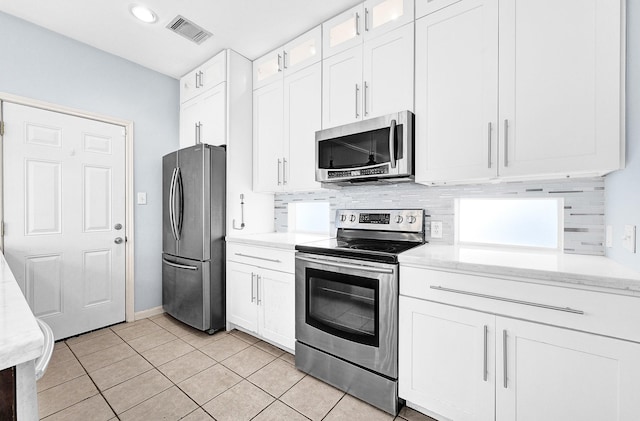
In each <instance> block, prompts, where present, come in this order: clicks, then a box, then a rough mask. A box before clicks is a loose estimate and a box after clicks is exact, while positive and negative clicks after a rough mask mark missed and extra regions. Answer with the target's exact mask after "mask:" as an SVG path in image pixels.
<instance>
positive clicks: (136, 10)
mask: <svg viewBox="0 0 640 421" xmlns="http://www.w3.org/2000/svg"><path fill="white" fill-rule="evenodd" d="M129 10H130V11H131V14H132V15H133V16H135V17H136V18H138V19H139V20H141V21H142V22H144V23H153V22H155V21H156V20H158V17H157V16H156V14H155V13H154V12H153V10H151V9H149V8H147V7H145V6H140V5H139V4H133V5H131V7H130V8H129Z"/></svg>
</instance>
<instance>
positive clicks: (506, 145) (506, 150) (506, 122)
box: [504, 119, 509, 168]
mask: <svg viewBox="0 0 640 421" xmlns="http://www.w3.org/2000/svg"><path fill="white" fill-rule="evenodd" d="M508 163H509V120H506V119H505V120H504V166H505V168H506V167H507V166H508V165H509V164H508Z"/></svg>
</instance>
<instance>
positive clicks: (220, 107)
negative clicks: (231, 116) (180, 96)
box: [180, 83, 227, 148]
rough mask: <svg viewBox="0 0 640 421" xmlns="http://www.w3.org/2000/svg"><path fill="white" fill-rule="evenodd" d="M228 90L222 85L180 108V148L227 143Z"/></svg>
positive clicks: (224, 84)
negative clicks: (201, 144)
mask: <svg viewBox="0 0 640 421" xmlns="http://www.w3.org/2000/svg"><path fill="white" fill-rule="evenodd" d="M226 117H227V90H226V83H220V84H218V85H216V86H215V87H214V88H213V89H210V90H208V91H207V92H204V93H203V94H202V95H198V96H197V97H195V98H193V99H192V100H189V101H187V102H185V103H184V104H182V105H181V106H180V147H181V148H186V147H188V146H193V145H195V144H196V143H207V144H209V145H215V146H220V145H224V144H226V143H227V133H226V128H227V125H226V121H227V118H226Z"/></svg>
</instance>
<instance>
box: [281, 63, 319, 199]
mask: <svg viewBox="0 0 640 421" xmlns="http://www.w3.org/2000/svg"><path fill="white" fill-rule="evenodd" d="M321 72H322V65H321V64H320V63H315V64H314V65H312V66H309V67H306V68H305V69H303V70H301V71H299V72H296V73H295V74H293V75H291V76H286V77H285V78H284V148H283V159H284V160H285V161H286V162H285V163H284V165H283V168H282V171H283V177H282V178H283V186H282V187H283V190H287V191H299V190H316V189H319V188H320V187H321V186H320V183H318V182H316V181H315V180H316V178H315V177H316V174H315V169H316V154H315V149H316V131H318V130H320V129H321V128H322V127H321V126H322V118H321V115H322V107H321V104H322V77H321Z"/></svg>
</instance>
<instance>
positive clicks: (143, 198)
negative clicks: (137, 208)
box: [138, 192, 147, 205]
mask: <svg viewBox="0 0 640 421" xmlns="http://www.w3.org/2000/svg"><path fill="white" fill-rule="evenodd" d="M138 204H139V205H146V204H147V193H146V192H138Z"/></svg>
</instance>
